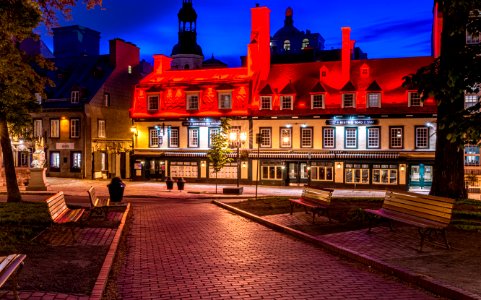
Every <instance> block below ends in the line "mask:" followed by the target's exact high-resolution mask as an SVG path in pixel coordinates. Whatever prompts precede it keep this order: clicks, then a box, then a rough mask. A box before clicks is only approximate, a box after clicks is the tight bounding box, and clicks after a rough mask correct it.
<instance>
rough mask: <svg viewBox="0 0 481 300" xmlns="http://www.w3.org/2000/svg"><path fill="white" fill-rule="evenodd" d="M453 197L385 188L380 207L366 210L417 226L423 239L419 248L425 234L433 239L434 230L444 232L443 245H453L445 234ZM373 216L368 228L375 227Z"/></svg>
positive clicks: (372, 213)
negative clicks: (373, 225) (387, 189)
mask: <svg viewBox="0 0 481 300" xmlns="http://www.w3.org/2000/svg"><path fill="white" fill-rule="evenodd" d="M453 205H454V199H450V198H444V197H437V196H428V195H421V194H415V193H409V192H400V191H386V196H385V198H384V202H383V204H382V208H380V209H365V211H366V212H368V213H369V214H371V215H376V216H379V217H381V219H384V220H387V221H388V222H389V228H390V229H391V230H393V228H392V222H391V221H397V222H400V223H404V224H408V225H412V226H416V227H417V228H418V233H419V236H420V238H421V241H420V245H419V251H420V252H421V251H422V249H423V243H424V240H425V238H426V237H428V238H429V239H431V238H432V234H433V233H435V234H436V233H438V232H440V233H441V236H442V238H443V242H444V245H445V246H446V248H447V249H449V248H450V246H449V243H448V239H447V237H446V228H447V227H448V225H449V222H450V221H451V216H452V212H453ZM372 219H373V218H372V216H371V217H369V231H368V232H371V228H372Z"/></svg>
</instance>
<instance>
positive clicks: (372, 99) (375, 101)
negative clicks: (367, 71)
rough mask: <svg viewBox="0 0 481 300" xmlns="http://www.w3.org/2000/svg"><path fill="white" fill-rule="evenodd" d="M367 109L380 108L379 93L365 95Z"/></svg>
mask: <svg viewBox="0 0 481 300" xmlns="http://www.w3.org/2000/svg"><path fill="white" fill-rule="evenodd" d="M367 107H381V93H367Z"/></svg>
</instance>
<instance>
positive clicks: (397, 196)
mask: <svg viewBox="0 0 481 300" xmlns="http://www.w3.org/2000/svg"><path fill="white" fill-rule="evenodd" d="M397 199H399V200H400V201H403V202H418V203H426V204H429V205H432V206H434V207H439V208H446V209H452V208H453V205H454V202H451V203H447V202H439V201H437V200H435V199H431V198H425V197H413V196H411V195H402V194H399V193H392V192H391V193H386V198H385V201H389V200H392V201H399V200H397Z"/></svg>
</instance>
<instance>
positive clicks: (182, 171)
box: [170, 161, 199, 178]
mask: <svg viewBox="0 0 481 300" xmlns="http://www.w3.org/2000/svg"><path fill="white" fill-rule="evenodd" d="M170 176H172V177H184V178H198V177H199V163H198V162H196V161H173V162H171V163H170Z"/></svg>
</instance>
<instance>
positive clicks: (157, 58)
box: [154, 54, 172, 75]
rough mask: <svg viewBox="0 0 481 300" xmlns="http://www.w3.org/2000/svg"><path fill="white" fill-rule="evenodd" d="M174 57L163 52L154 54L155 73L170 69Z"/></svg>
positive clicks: (158, 73)
mask: <svg viewBox="0 0 481 300" xmlns="http://www.w3.org/2000/svg"><path fill="white" fill-rule="evenodd" d="M171 61H172V58H170V57H168V56H165V55H163V54H154V73H155V74H157V75H160V74H162V73H164V71H167V70H170V63H171Z"/></svg>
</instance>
